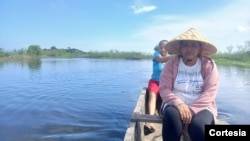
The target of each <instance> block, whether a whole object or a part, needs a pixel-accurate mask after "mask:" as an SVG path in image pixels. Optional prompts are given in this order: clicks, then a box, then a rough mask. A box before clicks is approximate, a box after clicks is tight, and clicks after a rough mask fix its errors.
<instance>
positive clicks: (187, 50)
mask: <svg viewBox="0 0 250 141" xmlns="http://www.w3.org/2000/svg"><path fill="white" fill-rule="evenodd" d="M200 48H201V44H200V42H197V41H182V42H181V43H180V53H181V55H182V57H183V59H184V62H185V61H192V60H195V61H196V59H197V57H198V55H199V53H200Z"/></svg>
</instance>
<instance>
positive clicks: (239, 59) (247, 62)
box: [0, 52, 250, 68]
mask: <svg viewBox="0 0 250 141" xmlns="http://www.w3.org/2000/svg"><path fill="white" fill-rule="evenodd" d="M40 58H103V59H129V60H145V59H146V60H147V59H151V55H149V54H143V53H138V52H115V53H112V52H111V53H110V52H90V53H85V54H80V55H79V54H70V55H69V54H61V55H58V56H48V55H41V56H30V55H27V54H21V55H19V54H10V55H8V56H1V57H0V63H5V62H31V61H33V60H39V59H40ZM211 58H212V59H214V61H215V62H216V64H217V65H219V66H239V67H249V68H250V55H249V52H246V53H241V54H216V55H214V56H211Z"/></svg>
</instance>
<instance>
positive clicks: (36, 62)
mask: <svg viewBox="0 0 250 141" xmlns="http://www.w3.org/2000/svg"><path fill="white" fill-rule="evenodd" d="M27 63H28V66H29V69H30V70H39V69H41V65H42V62H41V59H40V58H34V59H32V60H29V61H28V62H27Z"/></svg>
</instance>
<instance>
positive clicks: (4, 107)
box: [0, 58, 250, 141]
mask: <svg viewBox="0 0 250 141" xmlns="http://www.w3.org/2000/svg"><path fill="white" fill-rule="evenodd" d="M219 72H220V89H219V94H218V97H217V103H218V106H219V118H220V119H224V120H226V121H227V122H229V123H231V124H250V108H249V107H250V102H249V100H250V95H249V91H250V80H249V78H250V69H249V68H238V67H219ZM150 75H151V61H150V60H109V59H80V58H79V59H42V60H40V61H39V60H38V61H35V62H29V63H23V64H21V63H4V64H0V89H1V91H0V140H1V141H26V140H28V141H33V140H35V141H38V140H39V141H40V140H42V141H58V140H60V141H61V140H65V141H66V140H67V141H76V140H84V141H99V140H102V141H120V140H123V137H124V135H125V132H126V128H127V126H128V123H129V120H130V117H131V115H132V112H133V109H134V106H135V104H136V101H137V98H138V97H139V94H140V92H141V90H142V88H143V87H144V86H147V81H148V79H149V77H150Z"/></svg>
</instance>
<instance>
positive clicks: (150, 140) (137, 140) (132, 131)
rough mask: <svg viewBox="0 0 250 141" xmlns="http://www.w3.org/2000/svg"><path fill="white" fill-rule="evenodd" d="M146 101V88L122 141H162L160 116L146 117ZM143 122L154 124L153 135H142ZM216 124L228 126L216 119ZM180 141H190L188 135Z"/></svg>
mask: <svg viewBox="0 0 250 141" xmlns="http://www.w3.org/2000/svg"><path fill="white" fill-rule="evenodd" d="M147 100H148V91H147V88H143V89H142V91H141V94H140V96H139V99H138V101H137V103H136V106H135V108H134V111H133V114H132V117H131V120H130V123H129V125H128V128H127V130H126V133H125V136H124V141H162V136H161V130H162V116H161V115H157V114H156V115H148V114H147V106H145V105H146V104H145V103H146V102H147ZM160 103H161V100H159V101H157V109H158V110H159V108H160ZM145 122H151V123H154V127H155V128H156V130H155V132H154V133H151V134H149V135H146V136H145V135H144V131H143V127H144V123H145ZM216 124H228V123H227V122H225V121H222V120H219V119H217V121H216ZM181 141H190V138H189V136H188V135H183V136H182V137H181Z"/></svg>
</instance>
